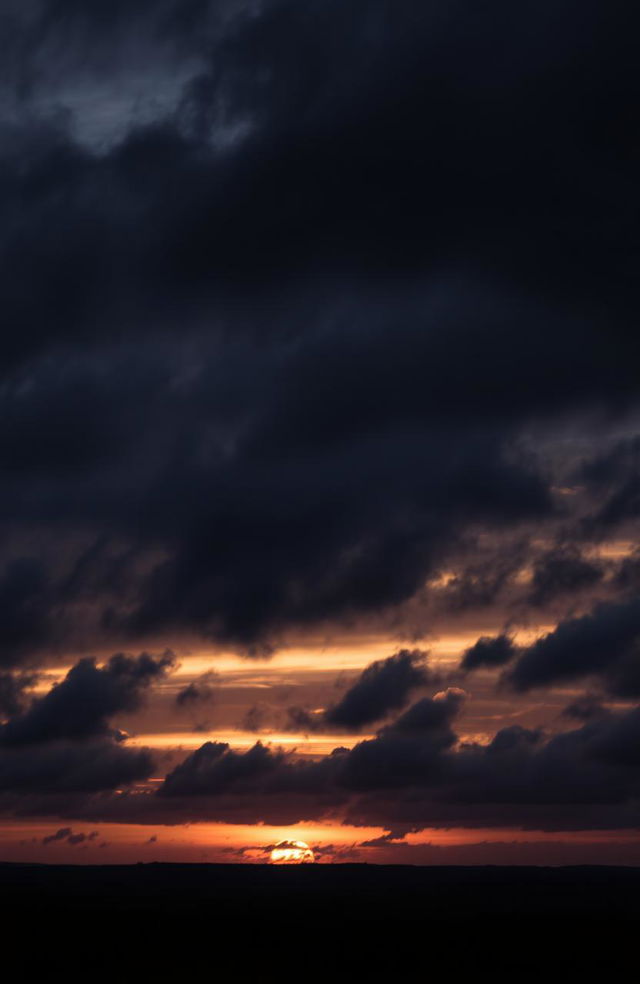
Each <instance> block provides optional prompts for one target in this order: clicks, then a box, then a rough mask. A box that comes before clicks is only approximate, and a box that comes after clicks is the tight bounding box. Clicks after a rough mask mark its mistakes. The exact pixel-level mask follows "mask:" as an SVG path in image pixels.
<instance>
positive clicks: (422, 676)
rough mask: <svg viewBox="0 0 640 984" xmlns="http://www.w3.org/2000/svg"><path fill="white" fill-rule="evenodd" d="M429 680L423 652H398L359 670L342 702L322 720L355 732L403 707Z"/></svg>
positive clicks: (403, 650)
mask: <svg viewBox="0 0 640 984" xmlns="http://www.w3.org/2000/svg"><path fill="white" fill-rule="evenodd" d="M429 680H430V677H429V674H428V671H427V667H426V653H424V652H422V651H421V650H418V649H412V650H409V649H402V650H400V652H397V653H395V654H394V655H393V656H389V657H388V658H387V659H383V660H376V662H374V663H371V664H370V665H369V666H368V667H367V668H366V669H365V670H363V671H362V674H361V675H360V677H359V678H358V680H357V681H356V682H355V683H354V684H353V686H352V687H350V688H349V690H347V692H346V693H345V695H344V696H343V698H342V700H340V701H339V702H338V703H337V704H335V705H334V706H333V707H330V708H329V709H328V710H327V711H326V713H325V716H324V717H325V721H326V722H327V724H329V725H332V726H335V727H339V728H346V729H349V730H354V731H357V730H358V729H360V728H362V727H364V726H365V725H367V724H371V723H372V722H374V721H379V720H380V719H381V718H384V717H386V716H387V715H388V714H390V713H391V712H392V711H397V710H398V709H399V708H401V707H403V706H404V705H405V704H406V703H407V701H408V700H409V696H410V694H411V693H412V692H413V691H414V690H416V689H417V688H418V687H424V686H426V684H427V683H428V682H429Z"/></svg>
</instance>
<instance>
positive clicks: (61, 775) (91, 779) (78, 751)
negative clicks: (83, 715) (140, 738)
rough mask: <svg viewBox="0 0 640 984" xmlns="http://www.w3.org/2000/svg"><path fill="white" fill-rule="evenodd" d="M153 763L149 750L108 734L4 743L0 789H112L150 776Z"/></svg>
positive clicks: (26, 791) (50, 791)
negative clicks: (76, 739) (84, 738)
mask: <svg viewBox="0 0 640 984" xmlns="http://www.w3.org/2000/svg"><path fill="white" fill-rule="evenodd" d="M154 766H155V760H154V759H153V757H152V756H151V754H150V753H149V751H148V750H147V749H145V748H125V747H124V746H123V745H122V744H119V743H118V742H115V741H112V740H110V739H107V738H95V739H90V740H87V741H84V742H68V741H51V742H43V743H41V744H38V745H30V746H22V747H20V746H18V747H2V748H0V791H2V792H3V793H4V792H14V793H16V792H17V793H20V794H30V793H38V794H40V793H44V794H65V793H94V792H99V791H102V790H113V789H117V788H118V787H120V786H126V785H128V784H130V783H133V782H136V781H139V780H142V779H146V778H147V777H148V776H149V775H150V774H151V772H152V770H153V768H154ZM49 808H50V809H51V806H50V807H49Z"/></svg>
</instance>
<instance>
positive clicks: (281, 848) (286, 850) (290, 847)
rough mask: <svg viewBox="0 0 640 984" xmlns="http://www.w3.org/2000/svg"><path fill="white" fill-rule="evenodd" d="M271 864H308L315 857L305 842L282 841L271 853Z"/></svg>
mask: <svg viewBox="0 0 640 984" xmlns="http://www.w3.org/2000/svg"><path fill="white" fill-rule="evenodd" d="M269 860H270V861H271V864H308V863H309V862H311V861H315V855H314V853H313V851H312V850H311V848H310V847H309V845H308V844H305V842H304V841H296V840H294V841H280V843H279V844H276V846H275V847H274V848H273V850H272V851H271V855H270V859H269Z"/></svg>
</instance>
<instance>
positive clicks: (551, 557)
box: [530, 545, 605, 606]
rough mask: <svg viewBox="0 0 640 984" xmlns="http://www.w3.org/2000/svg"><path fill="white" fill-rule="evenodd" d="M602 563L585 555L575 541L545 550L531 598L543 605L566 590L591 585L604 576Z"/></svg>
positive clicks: (534, 576)
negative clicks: (574, 544) (572, 543)
mask: <svg viewBox="0 0 640 984" xmlns="http://www.w3.org/2000/svg"><path fill="white" fill-rule="evenodd" d="M604 573H605V568H604V566H603V565H602V564H600V563H598V562H596V561H591V560H587V559H585V558H584V557H583V556H581V554H580V551H579V550H578V549H577V547H575V546H573V545H564V546H561V547H558V548H556V549H554V550H551V551H549V552H548V553H546V554H544V555H543V556H542V557H541V558H540V559H539V560H538V561H537V562H536V564H535V566H534V569H533V583H532V586H531V596H530V600H531V603H532V604H533V605H536V606H541V605H544V604H547V603H548V602H549V601H553V600H554V599H556V598H558V597H562V595H564V594H570V593H572V592H577V591H580V590H584V589H587V588H592V587H594V586H595V585H597V584H598V582H599V581H601V580H602V578H603V577H604Z"/></svg>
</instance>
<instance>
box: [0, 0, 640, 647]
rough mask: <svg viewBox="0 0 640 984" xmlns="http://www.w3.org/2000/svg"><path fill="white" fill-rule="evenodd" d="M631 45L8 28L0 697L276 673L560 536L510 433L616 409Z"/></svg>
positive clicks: (593, 18) (376, 21)
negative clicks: (46, 687) (117, 653)
mask: <svg viewBox="0 0 640 984" xmlns="http://www.w3.org/2000/svg"><path fill="white" fill-rule="evenodd" d="M633 19H634V15H633V12H632V11H631V10H630V8H629V6H628V5H627V4H624V5H623V4H622V3H613V4H610V5H608V6H607V8H606V10H605V9H604V8H603V7H602V5H601V4H596V3H595V2H589V3H583V4H581V5H580V9H579V11H577V10H576V6H575V4H574V3H570V2H569V0H562V2H557V0H555V2H553V3H552V2H551V0H545V2H543V3H540V4H537V5H536V6H535V9H534V8H533V7H532V8H531V9H526V10H519V11H518V13H517V15H516V14H515V13H514V8H513V5H512V4H508V3H506V2H500V3H497V4H496V5H495V9H494V12H493V15H492V16H491V17H487V16H485V15H484V14H480V13H477V12H474V11H473V10H471V9H469V7H468V5H462V4H461V5H456V4H454V6H453V7H452V6H451V5H450V4H448V3H444V0H443V2H442V3H439V2H436V3H433V4H430V5H428V6H426V7H425V5H424V4H423V3H417V2H416V3H413V2H412V3H406V4H401V5H399V4H392V3H390V2H387V0H376V2H373V3H372V2H366V3H365V2H364V0H362V2H360V0H359V2H357V3H355V4H348V5H345V4H343V3H338V2H337V0H330V2H326V0H325V2H322V3H320V2H315V0H313V2H310V3H305V4H303V5H300V4H299V3H294V2H290V0H287V2H267V3H265V4H263V5H261V6H260V7H258V8H254V7H253V5H241V4H232V3H229V4H225V5H220V4H212V3H206V2H198V3H195V2H194V3H187V4H185V3H171V2H166V3H162V4H159V5H158V4H147V3H140V4H122V3H117V4H102V3H101V4H99V5H90V6H87V5H85V4H79V3H75V2H73V3H72V2H70V0H68V2H62V0H58V2H53V0H51V2H48V3H47V2H43V3H41V4H24V5H17V4H12V5H11V8H10V12H9V14H8V15H7V20H6V30H4V31H3V32H2V35H3V39H2V46H3V52H4V55H5V57H4V59H3V63H4V64H5V65H7V66H8V72H7V76H8V77H9V78H12V79H13V78H15V79H16V80H17V84H13V85H12V84H7V85H5V89H6V90H7V91H5V89H3V90H2V93H0V95H2V99H0V111H2V112H4V110H3V109H2V107H3V106H4V102H3V100H4V101H5V102H6V107H7V108H6V113H5V116H6V119H5V118H4V117H3V125H2V128H1V129H0V157H1V158H2V168H1V169H0V203H1V204H2V208H3V226H2V232H1V233H0V271H1V272H0V306H1V308H0V309H1V310H2V315H3V321H4V323H5V324H6V325H7V331H6V333H5V334H6V340H5V351H4V362H3V365H4V369H3V373H2V380H1V384H2V385H1V387H0V403H1V408H2V415H1V417H2V421H3V423H1V424H0V456H2V458H3V464H4V470H3V482H2V486H1V488H0V507H1V512H2V517H3V524H5V525H6V526H8V527H10V528H11V531H12V539H11V541H10V542H9V541H8V540H7V541H6V542H5V541H4V540H3V541H2V543H3V547H2V552H3V556H2V557H1V558H0V561H1V564H0V567H1V570H2V572H3V573H1V574H0V614H2V616H3V620H4V622H5V624H6V631H5V633H4V634H3V637H2V639H1V640H0V660H1V661H2V663H3V664H4V665H6V666H19V665H22V664H23V663H24V662H25V661H27V660H31V659H34V658H38V659H45V658H47V657H48V656H49V655H50V653H51V652H52V650H53V649H56V650H57V651H58V652H60V651H61V650H63V649H64V647H65V646H68V644H69V643H71V642H73V643H78V644H79V645H80V644H81V645H82V646H86V647H88V648H90V647H91V646H92V645H94V644H95V643H99V644H100V645H101V646H103V645H111V644H112V642H113V644H114V645H119V644H121V642H122V640H125V641H127V640H131V639H139V640H141V644H142V640H144V642H145V644H146V640H147V639H149V640H151V642H150V643H149V644H155V645H157V644H158V640H161V641H160V645H164V644H165V642H164V640H165V639H167V641H169V640H170V639H172V638H179V637H184V636H185V635H199V636H201V637H202V636H204V637H205V638H209V639H215V640H222V641H225V642H228V643H231V644H232V645H234V646H237V647H240V648H242V649H243V650H244V651H247V652H250V653H254V654H263V653H268V652H270V651H271V650H272V647H273V646H274V645H277V643H278V642H279V641H280V639H281V637H282V636H283V635H285V634H286V633H287V632H288V631H292V630H293V631H297V630H299V629H300V628H303V629H304V628H306V627H308V626H312V625H317V624H323V623H332V622H336V621H339V620H345V621H349V622H352V620H353V619H354V617H356V618H357V617H362V616H371V615H372V614H375V615H376V616H377V615H378V614H379V613H381V612H384V611H387V610H390V609H394V607H396V606H397V605H399V604H402V603H404V602H406V601H407V600H409V599H411V598H412V597H413V596H415V595H416V593H417V592H419V591H420V590H421V589H422V588H423V586H424V584H425V581H426V580H427V579H428V578H429V577H430V576H431V575H432V574H434V572H435V571H437V570H441V569H442V567H443V564H444V563H445V562H446V559H447V555H448V553H449V551H450V549H451V548H452V546H454V545H456V544H457V542H458V540H459V538H460V536H461V534H462V533H463V531H464V529H465V528H466V527H467V526H468V525H471V524H480V525H481V526H488V527H490V528H494V529H496V528H502V527H504V526H505V525H509V524H512V523H514V524H519V523H521V522H526V521H530V522H532V523H536V522H541V521H545V520H546V519H548V518H549V517H552V516H553V515H554V507H553V505H552V501H551V498H550V495H549V490H548V473H547V472H546V471H545V470H544V469H540V468H539V462H538V460H537V459H536V456H535V454H533V455H531V454H525V453H524V451H523V449H522V446H521V445H520V444H519V442H518V437H519V434H520V431H521V429H522V427H523V425H524V424H525V423H526V424H527V425H528V424H529V423H530V422H531V421H532V420H535V419H544V420H548V419H551V418H552V416H553V414H554V413H564V412H565V411H570V412H577V413H580V412H582V411H589V410H591V408H592V407H594V406H597V407H605V408H613V409H621V408H622V409H624V408H625V407H627V406H629V404H630V403H632V402H633V400H634V399H636V398H637V394H638V377H637V371H636V366H637V362H638V354H639V352H638V343H637V333H636V332H631V331H628V330H627V329H628V328H629V326H630V325H632V324H634V323H635V310H636V307H637V285H636V280H635V277H634V266H633V263H634V256H635V249H636V246H635V236H634V235H632V233H631V230H630V225H629V219H628V216H629V215H631V214H633V210H634V207H635V204H637V198H638V195H637V191H636V188H635V183H634V178H635V170H636V156H635V144H634V139H635V138H634V136H633V134H634V130H633V127H632V126H630V125H629V122H628V121H629V119H632V118H633V112H634V108H635V105H636V102H637V98H638V94H639V93H638V88H639V86H638V81H637V73H636V71H635V65H636V52H635V48H634V46H633V43H632V40H631V39H632V38H633V37H634V35H635V31H634V30H633V24H632V23H631V21H632V20H633ZM577 38H579V39H580V40H579V44H578V42H577V40H576V39H577ZM505 52H508V53H509V55H508V57H506V56H505ZM140 65H144V66H145V69H146V70H147V73H148V77H149V78H151V77H152V78H153V80H154V90H156V91H157V93H158V100H157V102H158V105H159V106H160V107H163V106H164V107H165V108H164V109H162V108H160V109H156V110H153V112H152V113H151V115H148V114H147V115H145V113H146V110H145V113H142V115H140V112H141V111H140V110H139V104H140V99H138V97H137V93H136V92H135V91H134V90H133V89H131V88H130V87H131V85H132V82H131V79H132V78H133V75H132V74H131V72H130V69H131V68H137V69H138V71H137V77H139V76H140V75H141V74H143V75H144V72H143V73H140V71H139V66H140ZM87 66H89V68H87ZM176 79H179V80H180V81H179V82H178V83H176V81H175V80H176ZM176 85H177V86H178V89H177V91H176ZM169 89H171V93H172V94H171V95H170V96H169V95H167V98H166V99H165V97H164V93H165V91H166V92H168V90H169ZM9 90H11V91H10V92H9ZM123 92H124V93H125V94H126V96H127V99H128V101H127V100H126V99H125V103H124V104H123V103H122V101H120V102H119V101H118V100H119V99H120V100H121V99H122V93H123ZM82 93H85V94H88V95H86V98H87V99H88V100H89V104H90V109H91V112H87V111H86V110H83V108H82V100H81V99H80V98H79V97H80V96H81V95H82ZM142 101H144V100H142ZM16 107H17V108H18V111H17V112H16ZM83 113H84V116H83ZM154 114H155V115H154ZM114 116H116V117H118V119H119V125H118V127H117V128H116V130H117V133H116V135H115V136H114V133H113V132H110V134H107V129H108V128H109V125H108V120H109V119H113V117H114ZM87 117H90V118H91V120H93V123H92V124H91V125H92V126H93V131H92V134H93V135H92V136H91V137H90V138H89V137H88V136H87V121H86V118H87ZM101 120H103V121H107V122H103V123H101V122H100V121H101ZM101 126H102V127H103V130H104V132H103V133H101V132H100V127H101ZM112 130H113V128H112ZM617 491H618V492H621V491H623V490H617ZM612 494H613V495H615V494H617V492H616V491H615V490H614V491H613V492H612ZM625 501H626V500H625ZM625 509H626V513H625V514H627V513H628V512H629V509H628V508H627V507H625ZM34 531H36V532H37V542H38V544H39V546H38V550H34V549H33V546H32V545H33V543H34V542H36V541H35V538H34ZM23 542H24V543H28V544H29V545H30V546H29V549H26V548H24V546H23ZM476 581H477V582H478V583H480V582H482V584H483V585H484V584H488V585H489V586H490V591H489V596H490V597H495V596H496V594H497V593H498V592H499V590H500V589H501V586H502V585H503V579H502V580H501V578H500V577H497V578H496V576H493V577H492V576H490V574H489V573H487V575H486V576H484V575H483V576H481V577H479V578H476ZM483 603H484V602H483Z"/></svg>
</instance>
